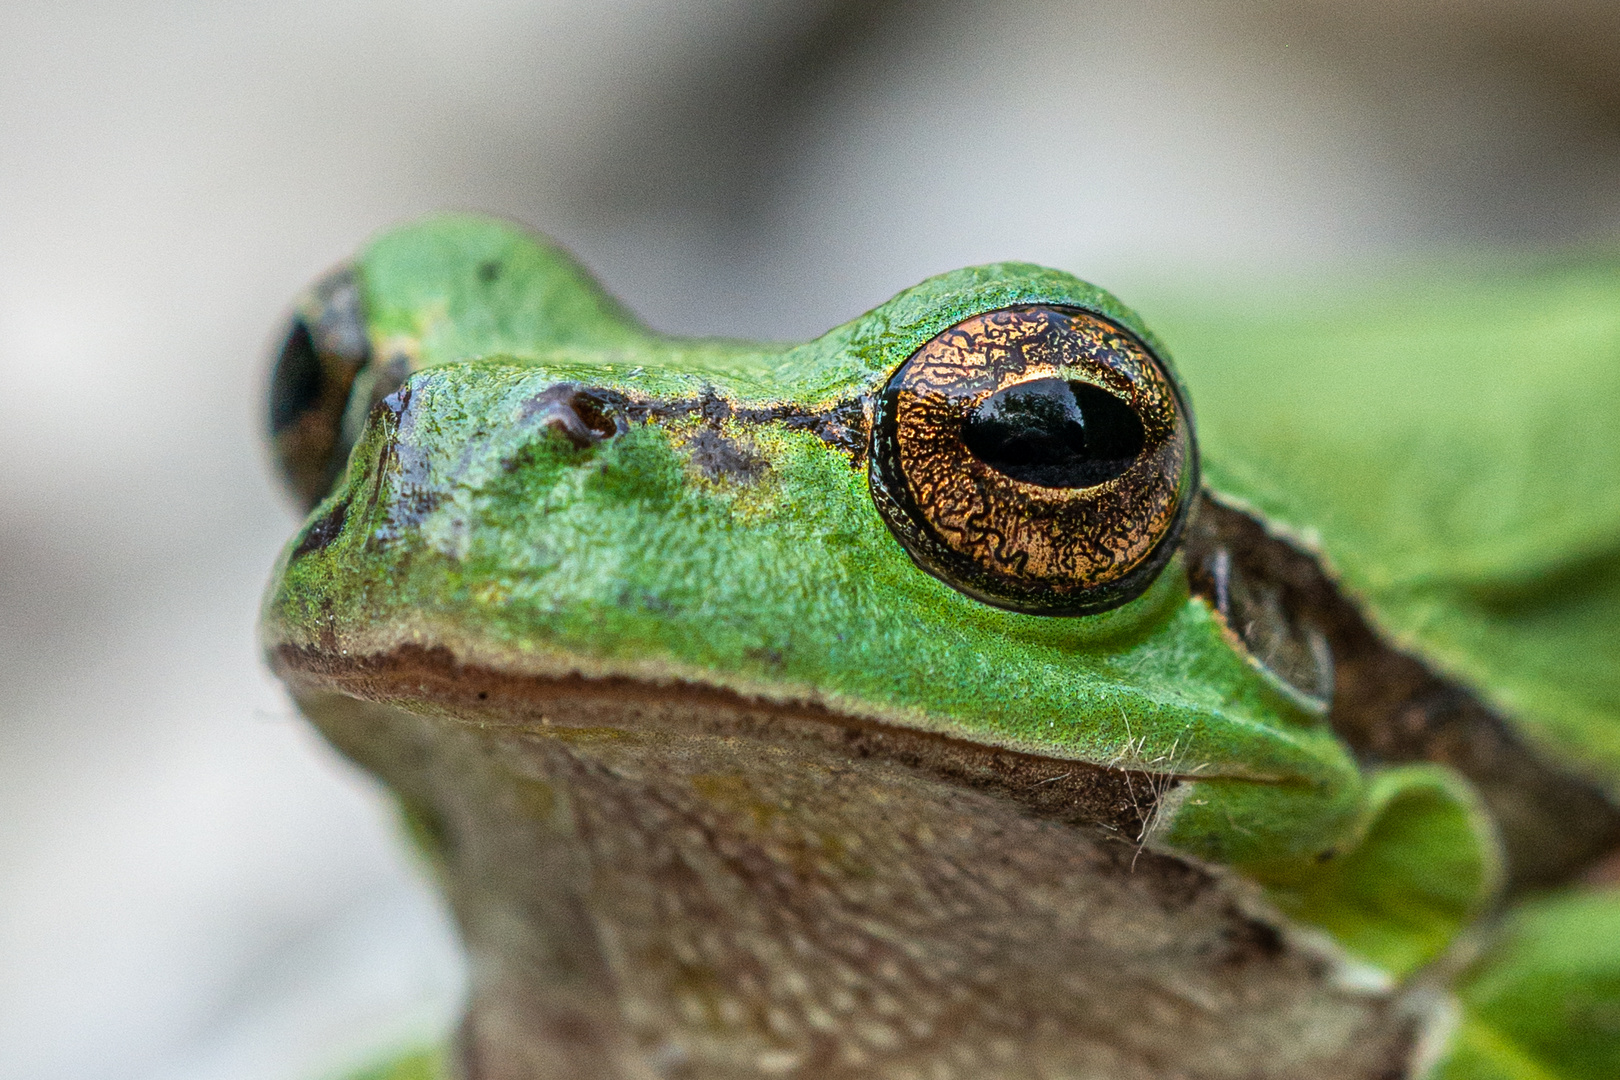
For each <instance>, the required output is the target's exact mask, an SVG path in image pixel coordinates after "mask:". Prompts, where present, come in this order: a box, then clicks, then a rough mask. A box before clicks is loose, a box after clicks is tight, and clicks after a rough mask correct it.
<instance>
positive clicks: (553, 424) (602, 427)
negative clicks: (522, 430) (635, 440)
mask: <svg viewBox="0 0 1620 1080" xmlns="http://www.w3.org/2000/svg"><path fill="white" fill-rule="evenodd" d="M523 418H524V419H525V420H534V421H537V422H538V423H539V424H540V426H542V427H546V428H550V429H551V430H552V431H555V432H556V433H557V434H559V435H561V436H562V437H563V438H565V439H567V440H568V441H569V442H571V443H573V444H574V446H576V447H578V448H579V449H582V450H583V449H584V448H585V447H587V446H593V445H595V444H596V443H599V442H601V441H602V440H603V439H610V438H612V437H613V436H615V435H617V434H618V433H619V423H618V421H617V420H616V419H615V418H614V416H613V414H612V413H611V412H610V411H609V406H608V403H607V402H605V401H603V400H602V399H601V398H599V397H597V396H595V395H593V394H592V393H591V392H590V391H589V390H585V389H582V388H581V387H580V386H579V384H578V383H557V384H556V385H554V386H548V387H546V388H545V389H544V390H542V391H541V392H540V393H538V394H536V395H535V396H534V397H532V398H530V399H529V403H528V405H527V406H526V407H525V408H524V410H523Z"/></svg>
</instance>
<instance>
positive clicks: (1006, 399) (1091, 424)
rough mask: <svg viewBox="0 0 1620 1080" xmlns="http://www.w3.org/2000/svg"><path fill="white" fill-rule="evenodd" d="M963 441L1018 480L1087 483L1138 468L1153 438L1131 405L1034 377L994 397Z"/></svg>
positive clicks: (1094, 389) (1080, 385) (1082, 386)
mask: <svg viewBox="0 0 1620 1080" xmlns="http://www.w3.org/2000/svg"><path fill="white" fill-rule="evenodd" d="M962 441H963V442H965V443H966V444H967V448H968V449H969V450H970V451H972V453H973V456H974V457H977V458H978V459H979V460H980V461H982V462H984V463H985V464H986V465H988V466H990V467H991V468H992V469H995V470H996V471H997V472H1000V473H1005V474H1006V475H1008V476H1010V477H1012V478H1013V479H1014V480H1022V481H1024V482H1025V483H1029V484H1039V485H1040V486H1041V487H1050V488H1080V487H1090V486H1092V485H1093V484H1100V483H1102V482H1103V481H1105V480H1112V479H1113V478H1114V477H1116V476H1118V475H1120V474H1121V473H1123V472H1124V471H1125V470H1126V469H1128V468H1130V467H1131V462H1133V461H1135V460H1136V456H1137V455H1138V454H1140V453H1141V452H1142V446H1143V444H1144V443H1145V442H1146V435H1145V433H1144V432H1143V430H1142V421H1141V419H1140V418H1139V417H1138V416H1137V415H1136V413H1135V412H1134V411H1133V410H1132V409H1131V407H1130V406H1129V405H1127V404H1125V402H1123V401H1121V400H1120V399H1119V398H1117V397H1115V396H1114V395H1113V394H1110V393H1109V392H1108V391H1107V390H1104V389H1102V388H1101V387H1098V386H1093V385H1091V384H1090V383H1084V382H1073V381H1070V382H1065V381H1064V380H1062V379H1034V380H1032V381H1030V382H1026V383H1019V384H1017V385H1016V386H1009V387H1007V388H1006V389H1005V390H998V391H997V392H996V393H994V394H991V395H990V396H989V397H988V398H986V399H985V400H984V402H983V403H982V404H981V405H980V406H979V407H978V408H977V409H975V410H973V415H971V416H969V417H968V419H967V426H966V428H965V430H964V431H963V432H962Z"/></svg>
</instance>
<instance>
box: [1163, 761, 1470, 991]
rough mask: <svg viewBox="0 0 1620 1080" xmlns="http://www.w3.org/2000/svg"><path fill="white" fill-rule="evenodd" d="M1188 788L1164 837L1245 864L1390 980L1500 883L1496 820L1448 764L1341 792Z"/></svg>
mask: <svg viewBox="0 0 1620 1080" xmlns="http://www.w3.org/2000/svg"><path fill="white" fill-rule="evenodd" d="M1183 790H1184V791H1185V793H1184V794H1180V795H1179V797H1178V798H1177V800H1176V801H1175V803H1174V804H1172V805H1171V806H1169V807H1168V808H1167V811H1166V814H1165V815H1164V821H1163V824H1162V825H1161V826H1160V827H1161V830H1162V831H1161V832H1160V833H1159V837H1160V842H1162V843H1164V844H1165V845H1166V846H1169V847H1172V848H1175V849H1177V850H1180V851H1184V852H1187V853H1189V854H1194V855H1198V856H1200V857H1203V858H1208V859H1211V860H1212V861H1218V862H1224V863H1227V864H1229V865H1232V866H1235V867H1237V868H1238V869H1239V870H1241V871H1243V872H1244V873H1245V874H1247V875H1248V876H1250V877H1252V878H1254V879H1255V880H1257V881H1259V882H1260V883H1261V884H1263V885H1264V886H1265V887H1266V891H1267V895H1268V897H1269V898H1270V900H1271V901H1272V902H1273V903H1275V904H1276V905H1277V907H1278V908H1280V909H1281V910H1282V911H1283V912H1284V913H1285V914H1287V915H1289V916H1290V917H1291V918H1293V919H1295V920H1297V921H1299V922H1302V923H1306V924H1309V925H1312V926H1315V927H1317V928H1319V929H1321V930H1324V931H1326V932H1327V934H1328V935H1329V936H1330V937H1332V938H1333V939H1334V941H1336V942H1337V943H1338V944H1339V945H1340V946H1342V947H1343V948H1344V949H1345V950H1346V951H1347V952H1349V953H1350V954H1352V955H1353V956H1354V957H1355V958H1356V959H1358V960H1360V961H1362V962H1364V963H1366V964H1370V965H1371V966H1372V967H1373V968H1375V969H1377V971H1379V972H1382V973H1383V974H1385V975H1387V976H1389V977H1393V978H1401V977H1403V976H1405V975H1407V974H1409V973H1410V972H1412V971H1414V970H1416V969H1417V968H1418V967H1420V966H1422V965H1423V964H1425V963H1427V962H1428V961H1430V960H1432V959H1434V958H1435V957H1436V956H1438V955H1439V954H1440V953H1441V952H1443V951H1444V950H1445V948H1446V947H1447V945H1449V944H1450V942H1451V940H1452V939H1453V938H1454V937H1455V936H1456V934H1457V932H1458V931H1459V930H1460V929H1461V928H1462V927H1463V926H1464V925H1466V924H1467V923H1468V922H1470V921H1471V920H1472V919H1473V918H1474V917H1475V916H1476V915H1477V914H1478V913H1479V912H1480V911H1481V910H1482V909H1483V908H1484V907H1485V906H1486V905H1487V904H1488V903H1489V902H1490V900H1491V898H1492V897H1493V896H1494V895H1495V893H1496V890H1497V889H1498V888H1499V886H1500V884H1501V876H1502V860H1501V849H1500V844H1499V841H1498V838H1497V836H1496V833H1495V830H1494V828H1493V826H1492V824H1491V819H1490V816H1489V815H1488V814H1487V813H1486V812H1485V810H1484V808H1483V806H1482V805H1481V804H1480V802H1479V798H1478V796H1477V794H1476V793H1475V792H1474V790H1473V788H1472V787H1470V786H1469V784H1468V783H1467V782H1466V781H1465V780H1463V779H1462V778H1461V777H1459V776H1458V775H1457V774H1456V773H1454V772H1452V771H1451V770H1449V769H1446V768H1443V767H1440V766H1435V765H1407V766H1401V767H1399V768H1392V769H1384V770H1380V771H1378V772H1376V773H1373V774H1372V775H1371V776H1370V778H1369V779H1368V782H1367V785H1366V787H1365V788H1364V789H1360V790H1355V789H1346V790H1343V791H1341V792H1338V793H1335V794H1334V795H1332V796H1329V795H1325V794H1324V793H1317V794H1314V795H1312V794H1307V793H1305V792H1304V791H1302V790H1301V789H1299V788H1297V787H1294V788H1290V787H1284V786H1281V785H1265V784H1255V783H1250V782H1243V781H1230V780H1211V781H1200V782H1198V783H1196V784H1187V785H1183ZM1223 825H1224V829H1223V828H1222V826H1223Z"/></svg>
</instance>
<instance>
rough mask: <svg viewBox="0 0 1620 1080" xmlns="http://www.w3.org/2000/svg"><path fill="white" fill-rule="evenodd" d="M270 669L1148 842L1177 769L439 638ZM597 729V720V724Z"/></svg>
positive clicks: (304, 651)
mask: <svg viewBox="0 0 1620 1080" xmlns="http://www.w3.org/2000/svg"><path fill="white" fill-rule="evenodd" d="M270 660H271V666H272V668H273V669H274V670H275V673H276V675H277V676H278V677H280V678H281V679H282V681H283V682H285V683H286V684H287V685H288V687H289V688H290V689H291V690H292V691H293V693H294V695H295V696H296V697H300V698H302V697H305V696H309V695H313V694H320V693H337V694H343V695H346V696H349V697H354V698H360V699H362V700H366V701H375V702H379V703H383V704H388V705H393V706H396V707H403V708H405V709H406V710H407V711H411V707H412V706H417V707H418V709H419V708H420V707H422V706H426V707H427V708H428V709H429V710H430V711H432V712H435V713H443V714H448V715H449V716H450V717H451V718H452V719H453V720H455V721H458V722H461V723H468V724H472V725H475V726H478V727H499V728H508V729H519V730H533V731H544V730H548V729H549V730H558V729H561V730H567V729H568V728H570V727H573V728H576V729H579V728H580V725H574V724H569V722H568V719H567V716H566V710H567V709H568V707H569V705H570V703H573V704H574V705H576V706H578V705H579V704H581V703H588V704H589V705H590V706H591V707H592V711H593V712H601V711H602V710H604V709H606V710H609V711H612V712H614V713H616V715H617V717H618V719H619V721H620V722H619V724H617V725H615V726H616V727H617V728H618V729H619V730H622V731H625V732H632V733H633V732H648V733H656V732H658V731H659V730H666V731H667V730H671V729H679V730H682V731H685V732H692V731H698V732H702V733H705V734H714V735H722V736H734V737H745V738H757V739H763V740H768V741H798V740H804V739H814V740H818V741H821V742H823V743H827V744H831V745H835V746H838V747H841V748H842V749H843V750H844V751H845V752H846V753H849V754H852V755H854V756H858V757H876V758H880V759H883V760H888V761H892V762H895V763H897V764H900V765H903V766H907V767H909V768H912V769H915V770H918V771H920V772H922V773H924V774H927V775H930V776H933V777H935V778H937V779H942V780H946V781H950V782H954V783H957V784H961V785H963V786H966V787H970V788H973V789H975V790H978V791H982V792H986V793H989V794H993V795H999V796H1001V797H1005V798H1010V799H1012V800H1014V801H1015V802H1018V803H1020V804H1021V805H1023V806H1024V807H1025V808H1027V809H1029V810H1031V811H1033V812H1035V813H1037V814H1039V815H1041V816H1043V817H1047V818H1052V819H1056V820H1060V821H1064V822H1067V823H1070V824H1086V825H1098V826H1101V827H1102V828H1103V829H1105V830H1106V831H1107V832H1108V833H1109V834H1113V835H1117V836H1118V837H1119V838H1120V839H1122V840H1125V841H1129V842H1132V843H1136V842H1140V841H1141V840H1142V839H1143V836H1144V833H1145V831H1146V829H1147V828H1148V826H1149V824H1150V823H1151V821H1152V819H1153V812H1154V810H1155V808H1156V807H1157V805H1158V802H1159V799H1160V798H1161V797H1162V796H1163V795H1164V794H1165V792H1167V791H1168V790H1170V788H1171V787H1173V786H1175V784H1176V783H1177V781H1176V780H1175V779H1174V778H1171V777H1165V776H1160V775H1156V774H1152V773H1147V772H1140V771H1136V770H1129V769H1114V768H1109V767H1107V766H1104V765H1095V764H1092V763H1089V762H1082V761H1066V760H1063V759H1060V758H1049V757H1043V756H1040V755H1037V754H1028V753H1023V752H1020V751H1014V750H1004V749H1001V748H999V747H993V746H983V745H979V744H977V743H973V742H969V741H967V740H963V739H954V738H951V737H949V736H945V735H937V734H933V733H931V732H924V731H916V730H912V729H908V728H902V727H898V726H895V725H891V724H885V723H882V722H879V721H875V720H870V719H866V718H861V717H854V716H849V715H847V714H843V713H839V712H836V711H834V710H832V709H829V708H826V707H825V706H821V705H816V704H810V703H802V704H788V703H782V702H772V701H765V700H762V699H758V698H751V697H748V696H745V695H743V694H739V693H737V692H735V691H732V690H726V689H721V688H717V687H708V686H701V685H696V684H693V683H668V684H661V683H660V684H655V683H647V682H640V681H637V680H635V679H630V678H625V677H608V678H591V677H586V676H582V675H565V676H543V675H519V674H512V673H509V672H503V671H498V670H495V669H493V668H489V667H485V666H481V665H476V664H462V663H460V662H458V661H457V660H456V658H455V657H454V655H452V654H451V652H450V650H448V649H446V648H444V647H443V646H433V647H423V646H420V645H402V646H399V647H397V648H395V649H393V650H391V651H389V652H386V653H378V654H372V655H368V656H335V655H333V654H332V653H329V652H326V651H323V650H321V649H316V648H307V647H302V646H295V645H286V644H283V645H279V646H276V647H275V648H274V649H273V651H272V654H271V657H270ZM591 726H597V725H591Z"/></svg>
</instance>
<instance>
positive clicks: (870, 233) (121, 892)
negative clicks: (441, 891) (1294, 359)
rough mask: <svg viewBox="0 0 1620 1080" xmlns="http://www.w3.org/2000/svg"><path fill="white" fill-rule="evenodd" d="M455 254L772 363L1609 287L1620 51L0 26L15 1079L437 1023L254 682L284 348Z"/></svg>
mask: <svg viewBox="0 0 1620 1080" xmlns="http://www.w3.org/2000/svg"><path fill="white" fill-rule="evenodd" d="M440 208H470V209H479V210H487V211H494V212H497V213H501V214H505V215H508V216H511V217H514V218H517V219H520V220H522V221H525V222H528V223H531V224H533V225H535V226H537V227H539V228H541V229H543V230H545V231H547V232H550V233H552V234H553V235H555V236H557V237H559V238H561V239H562V240H563V241H565V242H566V243H567V244H569V245H570V246H571V247H573V248H574V249H575V250H576V251H577V252H578V253H579V254H580V255H581V256H582V257H583V258H584V259H585V261H586V262H587V263H588V264H589V265H591V266H593V267H595V268H596V270H597V271H598V272H599V273H600V274H601V275H602V277H603V278H604V279H605V280H606V281H607V283H608V284H609V286H610V287H611V288H612V289H613V290H614V291H616V292H618V293H619V294H620V295H621V296H623V297H624V298H625V299H626V300H628V301H629V302H630V303H631V305H632V306H633V307H634V308H636V309H637V310H639V311H640V312H641V313H642V314H643V315H644V316H645V317H646V318H647V319H648V320H649V321H650V322H651V323H652V324H653V325H654V326H657V327H659V328H662V329H666V330H671V331H685V332H694V333H704V334H728V335H743V336H762V337H771V338H798V337H806V336H810V335H814V334H817V333H819V332H821V331H822V330H825V329H826V328H828V327H830V326H832V325H833V324H835V323H838V322H841V321H843V320H845V319H847V318H849V317H851V316H853V315H855V314H857V313H859V312H860V311H863V310H865V309H866V308H868V307H871V306H872V305H874V304H876V303H878V302H880V301H882V300H883V299H885V298H887V297H888V296H889V295H890V294H892V293H893V292H895V291H896V290H898V289H900V288H903V287H905V286H907V285H910V284H913V283H915V282H916V281H918V280H919V279H921V278H923V277H925V276H927V275H929V274H932V273H935V272H938V271H942V270H946V269H950V268H952V267H956V266H960V265H965V264H968V263H973V262H982V261H988V260H992V259H1003V258H1023V259H1033V260H1036V261H1040V262H1046V263H1050V264H1053V265H1057V266H1060V267H1064V268H1066V269H1070V270H1073V271H1075V272H1077V273H1079V274H1081V275H1082V276H1084V277H1088V278H1091V279H1093V280H1096V281H1099V282H1100V283H1102V284H1105V285H1109V286H1111V287H1114V288H1115V289H1116V290H1117V291H1120V292H1122V293H1123V294H1124V295H1125V296H1126V298H1127V300H1131V299H1137V298H1139V296H1148V297H1151V296H1153V295H1155V294H1156V293H1155V290H1161V291H1162V290H1174V289H1182V290H1197V289H1200V288H1203V289H1214V290H1218V289H1219V288H1221V287H1222V284H1223V283H1226V282H1231V281H1237V280H1248V281H1263V280H1267V279H1281V278H1283V277H1300V276H1308V275H1311V274H1318V273H1326V272H1331V271H1334V270H1337V269H1342V268H1344V267H1346V266H1356V267H1362V268H1366V267H1376V266H1378V265H1380V264H1383V263H1386V262H1390V261H1396V262H1398V261H1400V260H1402V259H1410V258H1427V257H1432V256H1434V255H1436V254H1440V255H1445V254H1448V253H1459V252H1460V253H1465V254H1467V253H1486V255H1487V256H1488V255H1489V253H1491V252H1500V251H1503V250H1520V249H1524V248H1541V247H1547V246H1555V245H1561V244H1569V243H1575V244H1582V245H1601V244H1604V243H1612V242H1614V241H1615V240H1617V239H1620V5H1615V4H1613V3H1611V2H1609V0H1369V2H1364V3H1360V4H1354V5H1346V4H1341V3H1335V2H1330V0H1138V2H1127V0H1109V2H1101V0H1099V2H1092V3H1084V2H1075V0H1071V2H1057V0H1000V2H991V0H928V2H923V0H614V2H606V0H532V2H527V3H520V2H517V0H491V2H486V3H477V4H475V3H468V2H456V3H451V2H447V0H414V2H400V3H394V4H387V3H383V2H380V0H320V2H314V0H285V2H282V3H278V4H257V5H253V4H238V5H223V4H217V3H201V2H197V0H119V2H116V3H115V2H112V0H50V2H44V0H3V2H0V1078H3V1080H13V1078H15V1080H23V1078H26V1080H79V1078H95V1080H137V1078H159V1077H162V1078H183V1080H204V1078H208V1080H214V1078H219V1080H224V1078H230V1080H260V1078H263V1080H301V1078H313V1077H319V1076H321V1075H324V1074H326V1073H327V1071H328V1070H329V1069H330V1068H332V1067H335V1066H341V1065H343V1064H346V1063H354V1062H356V1061H359V1060H361V1059H364V1058H366V1057H367V1056H368V1055H369V1054H371V1053H372V1052H374V1051H375V1050H377V1049H378V1048H380V1047H383V1046H385V1045H388V1044H389V1043H391V1042H395V1041H398V1040H400V1039H406V1038H411V1037H418V1036H421V1037H426V1036H430V1035H432V1034H434V1033H436V1032H438V1031H441V1030H442V1029H443V1028H444V1027H445V1026H446V1025H447V1024H448V1023H450V1020H451V1017H453V1015H454V1012H455V1009H456V1005H457V996H458V994H459V992H460V985H461V979H462V973H461V969H460V961H459V958H458V956H457V953H456V949H455V944H454V941H453V938H452V936H451V932H450V930H449V925H448V921H447V919H446V917H445V914H444V912H443V911H442V910H441V908H440V907H439V905H438V904H437V902H436V901H435V900H434V899H433V897H432V895H431V893H430V892H429V890H428V889H427V888H426V887H425V886H424V885H422V884H421V883H420V881H419V879H418V877H417V874H416V869H415V867H413V865H412V864H411V861H410V857H409V856H408V855H407V854H406V853H405V852H404V850H403V848H402V847H401V846H400V844H399V843H398V841H397V839H396V836H395V833H394V831H393V823H392V818H391V816H390V811H389V809H388V807H387V805H386V802H385V800H384V799H383V798H382V797H381V796H380V795H379V793H378V792H377V791H376V790H375V789H374V788H373V786H372V785H371V784H370V783H369V782H367V781H366V780H365V779H364V778H362V777H360V776H358V775H357V774H356V773H355V772H354V771H353V770H352V769H350V768H348V767H347V766H346V765H345V764H344V763H343V762H341V761H340V760H338V759H337V757H336V756H335V755H334V754H333V753H332V752H331V751H329V750H328V749H326V748H325V747H324V746H323V745H322V744H321V743H320V742H319V741H318V739H317V738H316V737H315V736H314V735H313V734H312V732H311V731H309V730H308V729H306V727H305V726H304V725H303V724H302V722H301V721H299V720H298V719H297V718H296V716H294V715H293V713H292V711H291V709H290V707H289V705H288V703H287V701H286V700H285V698H284V697H283V696H282V695H281V693H280V692H279V690H278V689H277V687H276V686H275V684H274V683H273V682H272V681H271V680H270V679H269V678H268V677H267V676H266V675H265V674H264V673H263V672H262V671H261V670H260V666H259V661H258V657H257V655H256V651H255V645H254V639H253V621H254V614H255V606H256V603H257V600H258V591H259V589H260V587H261V585H262V583H263V581H264V578H265V576H266V573H267V571H268V569H269V567H270V564H271V562H272V561H273V559H274V557H275V554H276V551H277V549H278V547H279V546H280V544H281V542H282V540H283V539H284V538H285V537H286V536H287V535H288V534H289V533H290V532H291V530H292V529H293V528H294V526H295V521H294V516H293V514H292V512H291V510H290V509H289V507H288V506H287V504H285V503H284V502H283V501H282V500H281V498H280V497H279V492H278V491H277V490H276V489H275V488H274V486H273V484H272V481H271V478H270V476H269V473H268V470H267V468H266V463H265V459H264V456H263V451H262V449H261V445H260V429H261V422H262V417H263V413H264V409H263V405H262V397H263V384H264V379H265V363H266V360H265V354H266V349H267V347H268V345H269V344H270V342H271V338H272V335H273V333H274V331H275V329H276V326H277V323H278V321H279V319H280V318H281V317H282V315H283V312H284V310H285V305H286V304H287V303H288V301H289V300H290V299H291V297H292V296H293V295H294V294H295V293H296V292H297V290H298V289H299V288H300V287H301V286H302V285H303V284H304V283H305V282H306V281H307V280H309V279H310V278H311V277H312V276H313V275H315V274H317V273H319V272H320V271H322V270H323V269H324V268H326V267H327V266H328V265H330V264H332V263H334V262H336V261H338V260H340V259H342V258H344V257H345V255H346V254H348V253H349V252H351V251H353V250H354V249H355V248H356V247H357V246H358V245H359V244H360V243H361V242H362V241H363V240H364V239H365V238H366V237H367V235H368V234H370V233H372V232H373V231H375V230H377V229H379V228H381V227H383V226H386V225H388V224H389V223H391V222H395V221H398V220H400V219H403V218H408V217H411V216H413V215H416V214H419V213H422V212H425V211H428V210H433V209H440ZM1150 315H1151V312H1150ZM1172 344H1173V343H1172Z"/></svg>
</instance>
